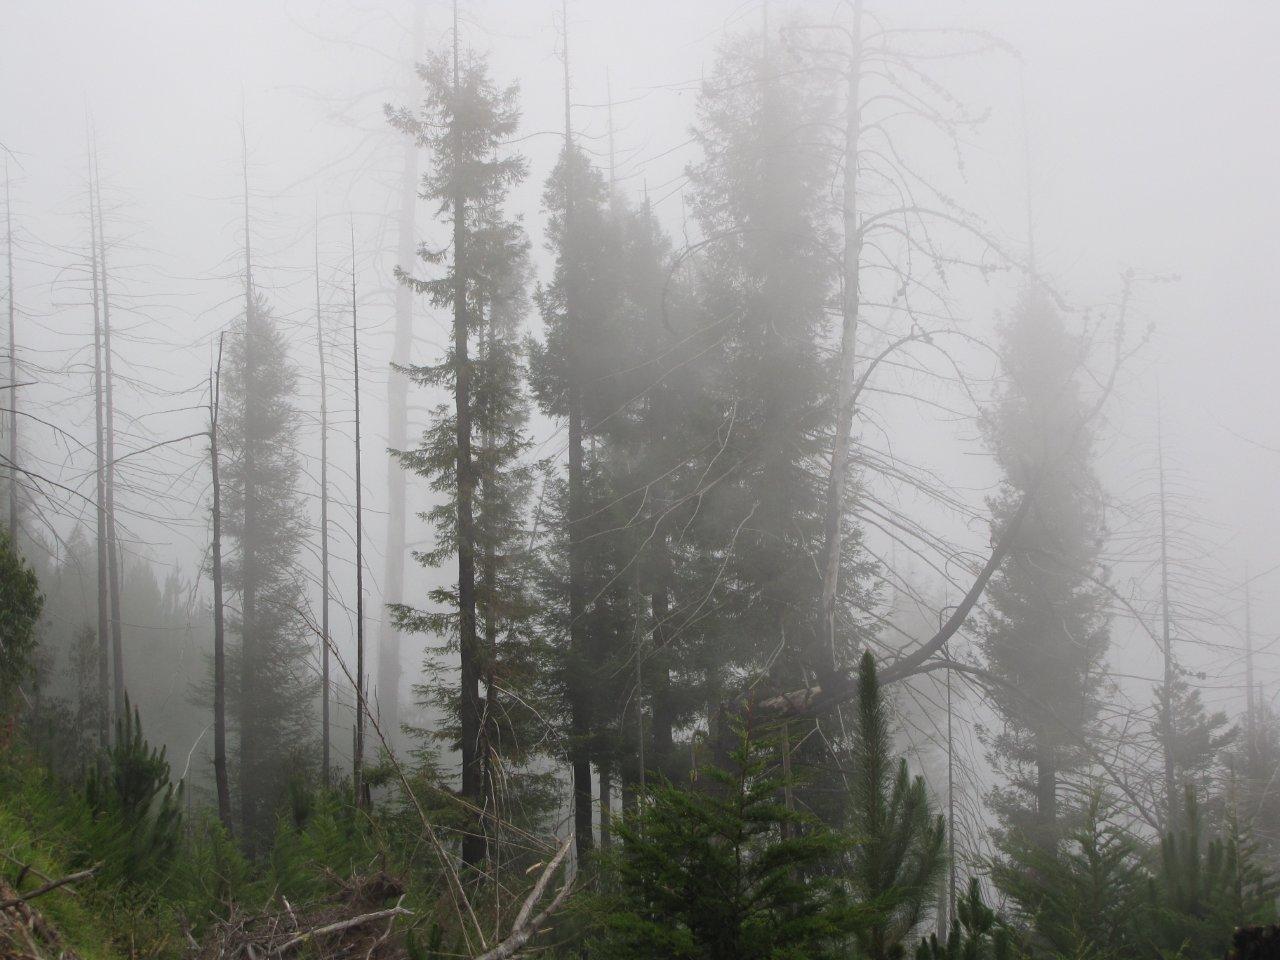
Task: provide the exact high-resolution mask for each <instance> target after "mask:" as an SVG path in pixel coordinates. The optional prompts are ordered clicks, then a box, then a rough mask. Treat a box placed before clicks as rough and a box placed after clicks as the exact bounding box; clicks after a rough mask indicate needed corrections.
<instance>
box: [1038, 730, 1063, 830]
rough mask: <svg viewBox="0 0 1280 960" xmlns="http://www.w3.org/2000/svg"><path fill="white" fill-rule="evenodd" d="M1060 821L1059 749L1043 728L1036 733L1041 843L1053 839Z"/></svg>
mask: <svg viewBox="0 0 1280 960" xmlns="http://www.w3.org/2000/svg"><path fill="white" fill-rule="evenodd" d="M1057 822H1058V762H1057V751H1056V749H1055V747H1054V745H1053V743H1052V742H1051V741H1050V738H1049V736H1048V734H1047V733H1046V732H1045V731H1044V730H1043V729H1041V730H1039V731H1037V733H1036V824H1037V826H1038V827H1039V828H1040V831H1041V834H1040V836H1039V838H1038V839H1039V840H1040V842H1041V843H1050V842H1052V840H1053V834H1054V828H1055V827H1056V825H1057Z"/></svg>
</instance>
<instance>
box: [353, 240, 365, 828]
mask: <svg viewBox="0 0 1280 960" xmlns="http://www.w3.org/2000/svg"><path fill="white" fill-rule="evenodd" d="M351 372H352V377H353V379H354V382H355V395H356V422H355V432H356V749H355V759H354V762H353V764H352V780H353V782H354V787H355V793H356V798H355V802H356V806H357V807H363V806H364V802H365V789H364V715H365V710H366V706H365V680H364V672H365V671H364V509H363V507H364V493H363V490H362V483H361V479H360V326H359V321H358V317H357V314H356V232H355V226H354V225H353V226H352V228H351Z"/></svg>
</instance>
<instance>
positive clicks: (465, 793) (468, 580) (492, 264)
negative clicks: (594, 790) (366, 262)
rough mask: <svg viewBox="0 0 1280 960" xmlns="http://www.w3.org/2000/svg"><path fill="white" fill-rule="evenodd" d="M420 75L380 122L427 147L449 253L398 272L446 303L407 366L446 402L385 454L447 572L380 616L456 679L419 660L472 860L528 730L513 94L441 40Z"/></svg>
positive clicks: (498, 818) (522, 284) (521, 240)
mask: <svg viewBox="0 0 1280 960" xmlns="http://www.w3.org/2000/svg"><path fill="white" fill-rule="evenodd" d="M420 75H421V78H422V81H423V85H424V98H423V102H422V107H421V111H420V113H419V114H417V115H414V114H411V113H409V112H408V111H403V110H402V111H399V112H394V113H392V114H391V120H392V122H393V123H394V124H396V125H397V126H399V127H400V128H401V129H404V130H406V131H407V132H410V133H412V134H413V135H414V136H416V137H417V139H418V142H419V144H420V145H422V146H425V147H427V148H428V149H429V150H430V152H431V156H432V158H433V160H434V165H433V167H432V168H431V169H430V170H429V171H428V172H427V173H426V174H425V175H424V177H423V181H422V188H423V189H422V196H423V198H424V199H427V200H432V201H434V202H435V203H436V204H437V205H438V210H439V213H440V215H441V216H442V217H444V218H445V219H446V220H447V221H449V223H450V224H451V226H452V236H453V243H452V250H451V254H450V253H438V254H437V253H434V252H431V251H425V250H424V258H425V259H426V260H427V262H428V263H430V264H432V265H437V264H443V265H444V270H443V272H442V273H441V274H440V275H439V276H438V277H436V278H433V279H429V280H415V279H412V278H410V277H408V276H403V277H402V279H403V280H404V282H407V283H410V284H412V285H413V286H414V287H415V288H416V289H417V290H418V291H419V292H421V293H425V294H426V295H427V296H428V297H429V298H430V300H431V302H432V303H433V304H434V305H435V306H440V307H449V308H451V309H452V311H453V317H454V336H453V343H452V346H451V348H450V349H449V350H448V351H447V352H446V355H445V356H444V357H443V358H442V359H441V360H440V361H439V362H438V363H435V364H431V365H421V366H415V367H412V368H410V369H409V371H408V373H409V375H410V377H411V378H412V379H413V380H414V382H416V383H418V384H419V385H421V386H425V387H432V388H444V389H445V390H447V391H449V392H450V393H451V394H452V395H453V403H452V404H442V405H441V406H440V407H438V408H437V410H436V411H435V414H436V415H435V417H434V418H433V423H432V426H431V427H430V428H429V429H428V430H427V431H426V433H425V434H424V435H423V438H422V443H421V444H420V446H419V447H418V448H417V449H415V450H410V451H401V452H398V454H397V456H398V458H399V460H400V463H401V464H402V465H403V466H404V467H406V468H408V469H411V470H414V471H415V472H417V473H419V474H421V475H423V476H425V477H428V478H429V479H430V480H431V482H432V486H433V488H434V489H435V490H436V491H437V492H439V493H440V494H442V495H443V499H442V500H441V502H440V503H438V504H437V505H436V506H435V507H433V508H432V510H430V511H429V512H428V513H427V514H426V516H425V518H426V519H427V520H428V521H429V522H431V524H432V525H433V526H434V528H435V530H436V543H435V547H434V548H433V549H432V550H430V551H426V552H424V553H421V554H419V555H418V559H419V560H420V561H421V562H422V563H423V564H424V565H426V566H428V567H435V566H439V565H441V564H443V563H444V562H446V561H447V560H449V559H450V558H452V557H455V556H456V557H457V562H458V580H457V582H456V583H455V584H453V585H450V586H446V587H440V588H438V589H436V590H434V591H433V592H432V595H431V600H432V601H433V603H435V604H436V605H437V606H438V607H439V608H440V609H439V610H438V611H423V610H417V609H413V608H411V607H409V606H402V607H399V608H397V609H396V610H395V615H396V617H397V620H398V623H399V624H400V626H401V627H402V628H406V629H412V630H417V631H421V632H428V633H433V634H436V635H439V636H443V637H445V638H446V644H445V647H444V652H446V653H449V654H456V655H457V657H458V663H459V665H460V671H459V675H458V679H457V681H455V680H454V679H453V678H452V675H451V674H447V673H443V672H440V671H439V667H440V666H441V664H439V663H437V662H433V663H432V664H430V667H431V669H432V671H433V675H434V676H435V678H436V679H435V682H434V683H431V684H428V685H427V686H425V687H423V688H422V689H421V692H422V693H424V694H425V695H426V696H427V697H428V698H429V699H431V700H432V701H434V702H436V703H438V704H441V705H443V706H445V707H446V708H447V715H448V716H449V717H450V718H451V720H450V722H449V723H447V724H446V726H445V728H444V730H443V733H444V735H445V736H446V737H447V738H448V739H449V740H450V741H451V742H452V743H453V744H455V745H456V746H457V748H458V749H459V750H460V752H461V754H462V784H461V795H462V797H463V799H464V800H466V801H467V802H468V803H470V804H472V805H473V806H474V807H475V808H476V809H480V810H483V811H485V816H483V817H482V818H481V820H480V822H478V823H476V824H473V825H472V826H471V827H469V828H468V829H467V830H466V831H465V833H464V839H463V857H464V859H465V860H466V861H467V862H468V863H477V862H478V861H479V860H480V859H482V858H483V857H484V855H485V851H486V847H487V841H488V840H490V839H491V838H492V836H493V835H494V833H495V831H496V830H497V829H498V827H499V825H500V824H501V823H502V822H503V821H504V819H505V811H506V810H508V809H509V807H510V806H511V805H512V803H513V802H514V799H513V798H514V794H516V793H519V792H520V791H519V789H517V787H516V783H517V781H516V779H515V778H514V774H515V773H516V772H517V771H518V770H519V769H520V768H521V767H522V766H524V765H525V764H526V763H527V761H528V760H529V759H530V755H531V754H530V744H531V743H533V742H534V741H535V739H537V738H536V737H535V736H531V735H530V732H531V731H530V724H531V723H533V722H534V719H535V715H536V707H535V704H536V702H537V700H536V695H535V694H534V693H533V688H534V682H535V680H536V679H537V677H536V669H535V665H536V663H537V660H536V658H535V656H534V654H535V648H534V645H533V644H534V637H533V635H532V633H531V631H530V630H529V623H530V620H531V617H532V613H533V609H534V608H533V603H532V599H531V598H530V596H529V593H528V579H529V557H528V549H527V540H526V534H525V530H526V528H525V520H526V515H527V503H528V499H529V494H530V489H531V485H532V474H531V469H530V466H529V465H528V464H527V463H526V462H525V460H524V457H525V454H526V453H527V451H528V448H529V441H528V438H527V433H526V422H527V419H528V403H527V400H526V398H525V395H524V392H523V388H522V379H523V374H524V361H523V351H522V336H521V326H522V323H523V321H524V317H525V315H526V311H527V306H528V304H527V296H528V294H527V287H528V280H529V273H530V268H529V263H528V241H527V240H526V239H525V235H524V231H523V228H522V227H521V225H520V223H519V222H518V221H517V220H513V219H510V218H508V217H507V215H506V214H505V212H504V207H505V203H506V199H507V194H508V192H509V191H510V190H511V188H512V187H514V186H515V185H516V184H518V183H519V182H520V181H521V180H522V179H523V178H524V175H525V168H526V164H525V161H524V159H523V158H522V157H520V156H518V155H515V154H511V153H507V152H504V150H503V144H504V142H505V141H507V140H508V139H509V138H510V137H511V135H512V134H513V133H514V131H515V130H516V128H517V125H518V123H519V111H518V108H517V104H516V98H517V87H516V86H515V85H511V86H508V87H505V88H498V87H496V86H494V84H493V81H492V80H491V79H490V77H489V73H488V69H487V66H486V64H485V61H484V60H483V58H481V57H478V56H476V55H474V54H470V55H468V56H467V57H466V58H465V61H464V60H460V59H459V53H458V51H457V49H456V46H455V50H454V52H453V55H452V57H449V56H444V55H437V56H435V57H433V58H431V59H430V60H429V61H428V62H427V63H426V64H425V65H424V66H423V67H422V69H421V70H420ZM525 785H526V786H534V784H532V783H530V782H528V781H526V784H525ZM500 787H501V789H500ZM500 792H502V793H504V794H506V796H505V797H504V798H502V799H500V798H499V796H498V794H499V793H500ZM535 792H536V789H535ZM531 799H532V796H531V795H526V796H524V797H523V800H531Z"/></svg>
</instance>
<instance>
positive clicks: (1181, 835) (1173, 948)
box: [1150, 787, 1280, 957]
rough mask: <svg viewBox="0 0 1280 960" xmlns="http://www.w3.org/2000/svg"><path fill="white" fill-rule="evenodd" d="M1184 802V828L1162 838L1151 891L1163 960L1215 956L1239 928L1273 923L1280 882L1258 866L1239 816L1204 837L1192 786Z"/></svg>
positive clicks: (1152, 906)
mask: <svg viewBox="0 0 1280 960" xmlns="http://www.w3.org/2000/svg"><path fill="white" fill-rule="evenodd" d="M1185 802H1186V812H1185V815H1184V818H1183V822H1184V824H1185V825H1184V826H1183V828H1182V829H1181V830H1179V831H1177V832H1169V833H1166V834H1165V836H1164V837H1163V838H1162V840H1161V842H1160V851H1159V859H1158V863H1157V870H1156V874H1155V877H1154V879H1153V881H1152V884H1151V888H1150V900H1151V904H1150V905H1151V912H1152V917H1153V920H1154V923H1153V925H1152V928H1153V930H1154V931H1155V935H1154V939H1155V941H1156V943H1155V945H1156V947H1157V949H1158V950H1159V951H1160V955H1161V956H1165V957H1172V956H1205V957H1216V956H1220V955H1222V954H1223V953H1224V952H1225V951H1226V949H1227V947H1228V945H1229V942H1230V933H1231V931H1232V930H1234V929H1235V928H1237V927H1241V926H1245V925H1246V924H1254V923H1273V922H1275V919H1276V893H1277V890H1280V882H1277V880H1276V877H1275V874H1274V872H1272V871H1271V870H1268V869H1266V868H1264V867H1263V866H1262V865H1261V864H1260V863H1259V862H1258V856H1257V853H1258V847H1257V844H1255V843H1252V842H1250V841H1249V840H1248V839H1247V838H1246V837H1245V836H1244V835H1243V834H1242V832H1241V830H1240V827H1239V825H1238V823H1237V822H1236V819H1235V817H1229V818H1228V820H1227V822H1226V824H1225V825H1224V827H1223V829H1222V831H1221V833H1220V835H1219V836H1216V837H1206V836H1205V835H1204V824H1203V823H1202V820H1201V816H1200V806H1199V804H1198V802H1197V801H1196V795H1195V793H1194V791H1193V790H1192V788H1191V787H1187V788H1186V801H1185Z"/></svg>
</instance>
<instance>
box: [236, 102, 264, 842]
mask: <svg viewBox="0 0 1280 960" xmlns="http://www.w3.org/2000/svg"><path fill="white" fill-rule="evenodd" d="M248 149H249V148H248V142H247V139H246V136H245V132H244V128H243V121H242V127H241V163H242V168H243V173H244V422H245V437H244V455H243V458H242V464H241V466H242V470H243V474H244V527H243V530H244V533H243V535H242V536H241V538H240V579H241V583H240V696H239V713H240V717H239V721H240V722H239V732H240V826H241V833H242V835H243V836H244V837H245V838H246V839H249V838H251V837H252V835H253V829H252V828H253V826H254V824H255V820H256V816H257V813H258V810H257V807H258V801H259V796H258V790H257V770H256V769H255V767H256V765H257V752H258V734H259V730H258V717H257V714H258V710H257V696H256V691H255V690H254V688H253V678H254V676H255V674H254V670H255V667H256V661H257V659H258V651H257V636H256V634H255V631H256V629H257V623H256V618H257V600H258V597H257V591H258V571H257V542H256V537H257V476H256V462H255V461H256V457H255V454H256V452H257V450H256V443H257V440H256V439H255V437H254V431H253V421H254V417H255V415H256V414H257V412H258V411H257V405H258V395H257V390H258V388H257V384H256V383H255V379H256V364H255V362H254V360H255V357H256V354H257V349H256V347H255V346H254V343H253V340H254V333H255V331H256V328H257V305H256V303H255V302H254V290H253V249H252V242H251V235H250V225H249V153H248Z"/></svg>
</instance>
